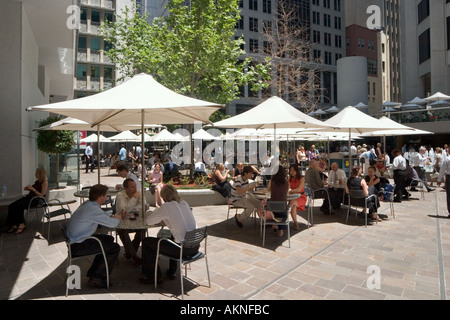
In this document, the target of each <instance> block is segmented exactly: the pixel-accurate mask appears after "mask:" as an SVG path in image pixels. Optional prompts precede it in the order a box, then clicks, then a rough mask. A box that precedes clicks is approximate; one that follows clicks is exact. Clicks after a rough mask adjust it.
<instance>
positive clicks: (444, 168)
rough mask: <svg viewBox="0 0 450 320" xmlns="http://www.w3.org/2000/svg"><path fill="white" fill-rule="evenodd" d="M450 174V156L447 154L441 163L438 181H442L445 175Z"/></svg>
mask: <svg viewBox="0 0 450 320" xmlns="http://www.w3.org/2000/svg"><path fill="white" fill-rule="evenodd" d="M448 175H450V156H447V157H446V158H445V159H444V162H443V163H442V164H441V171H439V177H438V180H437V181H438V182H442V180H443V179H444V177H445V176H448Z"/></svg>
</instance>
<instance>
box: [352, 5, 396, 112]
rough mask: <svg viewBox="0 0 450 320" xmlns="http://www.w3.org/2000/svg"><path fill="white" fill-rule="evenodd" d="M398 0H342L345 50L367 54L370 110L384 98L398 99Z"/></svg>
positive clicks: (368, 102)
mask: <svg viewBox="0 0 450 320" xmlns="http://www.w3.org/2000/svg"><path fill="white" fill-rule="evenodd" d="M400 1H401V0H345V2H346V6H345V8H346V18H345V25H346V29H347V39H346V42H347V44H346V45H347V54H348V55H355V54H360V55H361V56H364V57H367V58H368V74H369V78H368V83H367V86H368V101H367V104H368V105H369V112H370V113H372V114H376V113H379V112H380V111H381V109H382V107H381V105H382V104H383V103H384V102H385V101H387V100H389V101H394V102H400V101H401V72H400V70H401V62H402V59H401V41H400V39H401V37H400V36H401V29H400V21H401V16H400V5H401V3H400ZM355 48H357V49H356V50H355Z"/></svg>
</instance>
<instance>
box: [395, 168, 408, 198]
mask: <svg viewBox="0 0 450 320" xmlns="http://www.w3.org/2000/svg"><path fill="white" fill-rule="evenodd" d="M405 175H406V173H405V170H394V183H395V190H394V194H395V198H396V199H397V200H398V201H401V200H402V197H403V195H406V196H407V195H408V191H406V189H405Z"/></svg>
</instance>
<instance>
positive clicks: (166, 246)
mask: <svg viewBox="0 0 450 320" xmlns="http://www.w3.org/2000/svg"><path fill="white" fill-rule="evenodd" d="M161 197H162V198H163V199H164V204H162V205H161V207H159V208H158V209H156V210H155V211H153V213H151V214H150V215H149V216H148V217H147V219H146V222H147V225H155V224H158V223H162V225H163V226H167V227H169V230H170V232H171V233H172V240H173V241H174V242H176V243H181V242H182V241H183V240H184V236H185V234H186V232H187V231H191V230H194V229H196V228H197V224H196V222H195V218H194V215H193V214H192V211H191V208H190V207H189V204H188V203H187V202H186V201H183V200H181V198H180V196H179V195H178V191H177V189H176V188H175V187H174V186H172V185H165V186H164V187H163V188H162V189H161ZM158 241H159V239H158V238H154V237H148V238H145V239H144V241H143V242H142V253H143V265H142V272H143V273H144V276H145V278H143V279H140V281H141V282H142V283H144V284H151V283H154V273H155V267H157V268H158V280H157V281H158V283H160V282H162V280H163V278H162V274H161V270H160V268H159V266H155V262H156V251H157V246H158ZM198 249H199V247H196V248H184V249H183V256H184V257H188V256H192V255H195V254H196V253H197V252H198ZM160 252H161V253H163V254H165V255H170V256H173V257H177V258H178V257H179V256H180V249H179V248H178V247H176V246H174V245H173V244H171V243H169V242H167V241H162V242H161V246H160ZM177 265H178V264H177V261H176V260H170V261H169V269H168V270H167V272H166V275H167V276H168V277H169V278H170V279H175V273H176V271H177Z"/></svg>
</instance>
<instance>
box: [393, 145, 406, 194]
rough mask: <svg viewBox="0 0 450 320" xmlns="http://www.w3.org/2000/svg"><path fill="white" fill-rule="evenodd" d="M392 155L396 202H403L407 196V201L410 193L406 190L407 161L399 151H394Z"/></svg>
mask: <svg viewBox="0 0 450 320" xmlns="http://www.w3.org/2000/svg"><path fill="white" fill-rule="evenodd" d="M392 155H393V156H394V161H393V162H392V170H394V183H395V190H394V194H395V200H394V202H402V198H403V196H405V200H409V195H408V191H406V189H405V176H406V171H405V170H406V159H405V158H403V156H402V152H401V151H400V150H398V149H395V150H393V151H392Z"/></svg>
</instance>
